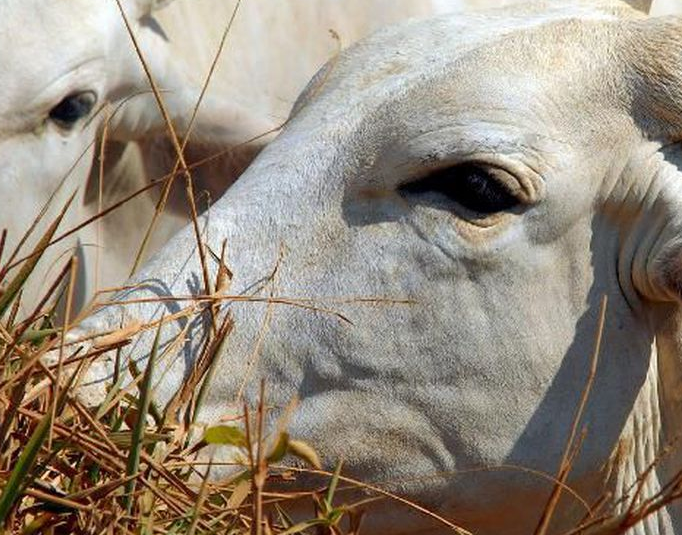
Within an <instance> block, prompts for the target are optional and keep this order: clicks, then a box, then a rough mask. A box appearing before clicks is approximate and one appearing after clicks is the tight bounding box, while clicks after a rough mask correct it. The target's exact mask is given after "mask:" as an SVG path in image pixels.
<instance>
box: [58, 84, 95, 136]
mask: <svg viewBox="0 0 682 535" xmlns="http://www.w3.org/2000/svg"><path fill="white" fill-rule="evenodd" d="M95 104H97V95H96V94H95V93H94V92H93V91H80V92H77V93H71V94H70V95H67V96H66V97H64V98H63V99H62V100H61V101H60V102H59V104H57V105H56V106H55V107H54V108H52V109H51V110H50V114H49V117H50V120H52V121H54V122H55V123H56V124H57V125H59V126H60V127H62V128H64V129H66V130H69V129H71V128H73V126H74V125H75V124H76V123H77V122H78V121H80V120H81V119H84V118H85V117H87V116H88V115H90V113H91V112H92V110H93V109H94V107H95Z"/></svg>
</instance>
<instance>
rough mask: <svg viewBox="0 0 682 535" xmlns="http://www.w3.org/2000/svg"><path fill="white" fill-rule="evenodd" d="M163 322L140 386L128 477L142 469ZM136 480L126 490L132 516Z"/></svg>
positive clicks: (126, 498) (127, 467) (155, 338)
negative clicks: (143, 449) (141, 457)
mask: <svg viewBox="0 0 682 535" xmlns="http://www.w3.org/2000/svg"><path fill="white" fill-rule="evenodd" d="M162 325H163V320H162V321H160V322H159V328H158V329H157V330H156V336H154V343H153V345H152V351H151V353H150V355H149V360H148V361H147V368H146V369H145V372H144V377H143V378H142V385H141V386H140V399H139V401H138V409H137V421H136V422H135V427H134V428H133V436H132V441H131V445H130V452H129V453H128V463H127V466H126V476H134V475H136V474H137V471H138V470H139V468H140V452H141V450H142V448H143V442H144V441H143V435H144V428H145V425H146V422H147V413H148V412H149V405H150V403H151V399H152V374H153V371H154V363H155V361H156V356H157V354H158V352H159V340H160V338H161V326H162ZM135 483H136V480H135V479H131V480H130V481H129V482H128V483H126V490H125V510H126V511H127V512H128V514H130V513H131V512H132V510H133V501H134V500H133V496H134V492H135Z"/></svg>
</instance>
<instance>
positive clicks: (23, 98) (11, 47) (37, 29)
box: [0, 0, 114, 114]
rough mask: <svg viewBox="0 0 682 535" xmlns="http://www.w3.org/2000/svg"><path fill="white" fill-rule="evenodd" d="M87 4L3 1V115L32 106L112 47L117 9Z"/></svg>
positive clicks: (0, 33) (0, 91)
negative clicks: (109, 39) (109, 35)
mask: <svg viewBox="0 0 682 535" xmlns="http://www.w3.org/2000/svg"><path fill="white" fill-rule="evenodd" d="M100 4H109V3H108V2H105V3H100V2H98V3H97V4H96V5H97V8H94V4H93V3H92V2H88V1H87V0H4V1H3V2H0V49H2V50H5V51H11V53H6V54H1V55H0V72H2V77H0V114H3V112H11V111H12V110H16V109H18V108H24V107H26V106H30V105H31V103H32V101H34V100H35V99H37V98H38V97H39V96H40V95H41V93H42V92H43V91H45V90H46V89H47V88H48V87H49V86H50V85H51V84H54V83H56V82H58V81H59V79H60V78H62V77H64V76H66V75H68V73H69V72H71V71H73V70H74V69H77V68H79V67H81V66H83V65H85V64H87V63H88V62H91V61H93V60H95V59H97V58H102V57H103V55H104V53H105V47H106V46H107V39H106V32H107V30H108V29H109V28H108V26H110V22H109V24H107V22H108V21H107V19H106V17H108V16H110V15H111V14H112V13H114V11H112V10H111V8H110V7H103V6H101V5H100Z"/></svg>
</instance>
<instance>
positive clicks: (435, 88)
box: [81, 3, 682, 533]
mask: <svg viewBox="0 0 682 535" xmlns="http://www.w3.org/2000/svg"><path fill="white" fill-rule="evenodd" d="M681 32H682V26H680V22H679V21H677V20H656V19H651V20H647V19H644V18H640V16H639V15H637V14H636V13H635V12H634V11H633V10H631V9H629V8H627V7H625V6H624V5H621V4H617V3H614V4H610V3H606V4H604V5H603V6H600V7H595V6H594V5H589V4H577V5H572V6H562V5H561V4H550V5H544V4H543V5H538V4H534V5H531V6H528V7H518V8H515V9H514V10H512V11H498V12H491V13H490V14H488V15H486V16H483V15H480V16H471V17H461V16H451V17H447V18H442V19H437V20H434V21H429V22H426V23H412V24H407V25H403V26H399V27H396V28H394V29H392V30H388V31H385V32H382V33H380V34H378V35H377V36H375V37H373V38H371V39H369V40H367V41H365V42H364V43H363V44H362V45H359V46H358V47H356V48H354V49H351V50H350V51H348V52H347V53H346V54H344V55H343V56H342V57H341V58H340V59H339V60H338V61H336V62H335V63H333V64H331V65H330V66H329V67H328V68H327V71H326V72H323V73H322V74H321V75H320V76H318V78H317V80H316V81H315V82H313V83H312V84H311V88H310V90H309V91H308V94H307V96H304V97H302V100H301V102H302V103H304V104H302V105H301V106H300V110H299V111H298V113H297V115H296V117H295V119H294V120H293V121H292V122H291V124H290V126H289V127H288V128H287V129H286V131H285V132H284V133H283V134H282V135H281V136H280V137H279V138H278V139H277V140H276V141H275V142H274V143H272V144H271V145H270V146H268V147H267V148H266V149H265V151H264V152H263V153H262V154H261V155H260V156H259V157H258V158H257V160H256V161H255V163H254V164H253V165H252V166H251V167H250V168H249V170H248V171H247V172H246V174H245V175H244V176H243V179H242V180H241V181H240V182H238V183H237V184H236V185H235V186H234V187H233V188H232V189H231V190H230V191H228V192H227V194H226V195H225V196H224V197H223V198H222V199H221V201H220V202H219V203H218V205H217V206H215V208H214V209H212V210H211V211H210V212H209V213H208V215H207V219H206V221H207V222H208V225H209V228H210V232H209V236H210V241H211V246H212V248H213V249H214V250H219V248H220V244H221V243H222V241H223V240H227V244H228V251H229V255H228V263H229V267H230V268H231V269H232V271H234V273H235V279H234V281H233V283H232V288H231V292H233V293H235V294H237V295H240V296H241V297H240V299H239V300H238V299H236V298H235V299H234V302H231V303H229V305H228V307H227V308H229V310H230V312H231V313H232V314H233V316H234V318H235V330H234V333H233V334H232V335H231V337H230V340H229V344H228V345H227V346H226V350H225V354H224V355H222V361H221V364H220V367H221V370H224V373H220V374H216V375H215V376H214V379H213V381H212V383H211V385H210V387H209V388H208V390H207V392H208V393H207V397H206V398H205V402H204V403H205V405H204V410H203V412H202V414H201V418H202V419H203V420H204V421H211V420H215V419H218V418H220V417H221V416H223V415H224V414H225V413H226V412H229V410H230V406H231V404H232V408H233V410H239V408H240V407H241V403H242V401H243V399H244V398H246V399H247V400H248V401H251V402H253V401H254V399H255V398H256V395H257V392H256V391H257V388H256V385H257V383H258V381H257V380H255V379H257V378H259V377H262V378H265V379H266V380H267V381H268V392H269V396H270V397H269V402H270V403H271V404H272V405H273V406H275V407H284V406H286V404H287V403H288V401H289V400H290V399H291V398H293V397H298V398H299V399H300V405H299V407H298V410H297V412H296V414H295V415H294V417H293V419H292V421H291V426H290V430H291V433H292V434H293V435H294V436H298V437H301V438H304V439H306V440H308V441H310V442H311V443H313V444H314V445H315V446H316V447H317V448H318V450H319V451H320V453H322V455H323V456H324V457H325V459H326V460H327V463H328V464H329V466H332V465H334V464H335V463H336V462H337V461H338V459H344V460H345V467H346V470H347V471H348V473H349V475H352V476H355V477H358V478H361V479H364V480H369V481H370V482H374V483H379V482H383V483H384V484H386V485H388V486H389V487H390V488H391V489H393V490H395V491H398V492H400V493H403V494H406V495H408V496H410V497H411V498H414V499H417V500H420V501H424V502H427V503H429V504H430V505H431V506H433V507H436V508H437V509H438V510H439V511H442V512H447V513H448V514H450V515H452V516H453V518H456V519H457V520H459V521H460V522H462V523H463V524H464V525H465V526H466V527H469V528H470V529H472V530H473V531H475V532H477V533H529V532H531V531H532V529H533V528H534V526H535V525H536V523H537V521H538V519H539V517H540V514H541V512H542V510H543V509H544V506H545V503H546V498H547V496H548V494H549V492H550V491H551V489H552V486H553V483H552V480H551V477H546V476H547V475H548V474H555V473H556V471H557V469H558V467H559V464H560V460H561V457H562V455H563V453H564V451H565V446H566V441H567V439H568V437H569V435H570V433H571V429H572V426H573V423H574V419H575V415H576V410H577V407H578V406H579V402H580V398H581V394H582V391H583V388H584V386H585V385H586V383H587V382H588V378H589V376H590V367H591V363H592V362H593V357H592V355H593V352H594V347H595V343H596V338H597V332H598V317H599V311H600V304H601V303H602V298H603V296H606V297H607V298H608V307H607V313H606V327H605V329H604V331H603V332H602V345H601V347H602V351H601V353H600V355H599V359H598V365H597V370H596V375H595V376H594V384H593V386H592V395H591V396H590V397H589V399H588V402H587V405H586V407H585V411H584V414H583V418H582V419H581V425H584V426H585V429H586V435H585V437H584V440H583V442H582V448H581V451H580V454H579V455H578V456H577V457H576V459H575V462H574V469H573V472H572V476H571V480H570V484H571V486H572V488H574V489H576V490H577V492H578V493H580V494H581V495H583V497H584V498H585V499H586V500H587V501H588V502H591V501H592V500H595V499H597V498H598V497H599V496H601V495H602V493H603V492H606V491H613V492H615V494H616V496H617V497H618V496H622V495H624V494H625V492H626V491H627V489H628V488H629V487H630V485H631V484H632V483H633V482H634V481H635V479H636V477H637V475H638V474H639V473H642V472H644V470H645V469H646V468H647V466H648V463H649V462H651V461H653V458H654V456H655V455H656V451H657V447H658V445H659V444H661V443H664V442H665V440H666V439H667V438H669V437H670V436H675V429H674V428H675V425H673V424H674V420H675V416H674V414H676V411H675V410H674V405H675V401H674V399H675V395H676V394H673V393H671V392H672V387H673V386H674V385H675V384H677V383H676V382H677V378H678V377H679V375H678V374H677V372H676V371H675V369H676V368H675V367H674V365H673V364H674V360H672V359H671V358H667V357H668V356H671V355H672V354H673V353H672V351H673V350H674V347H675V344H676V342H675V337H674V336H672V335H671V333H672V332H673V331H672V330H671V323H670V322H671V318H674V317H675V311H676V310H677V308H676V307H677V304H676V303H678V302H679V299H680V297H679V296H680V292H679V288H680V283H679V274H680V270H679V258H680V246H679V244H680V241H679V235H680V231H681V229H682V225H681V223H680V221H681V220H680V215H679V214H680V213H682V211H681V210H680V207H681V206H682V186H681V184H682V180H680V175H679V171H678V167H677V166H678V165H679V162H680V151H679V148H678V146H677V142H678V140H679V131H680V124H679V121H680V117H682V111H681V110H680V107H679V106H680V104H679V103H680V102H682V99H678V96H679V92H680V88H682V83H681V80H682V79H681V78H680V72H682V71H680V68H679V58H680V57H681V54H680V52H682V50H680V48H681V45H680V42H681V41H680V39H679V35H681ZM320 80H323V81H324V83H320ZM306 101H307V104H305V103H306ZM194 240H195V238H194V235H193V234H192V232H191V231H190V230H187V231H186V232H183V233H181V234H180V235H178V236H177V237H176V238H174V240H172V241H171V243H170V244H169V245H168V246H167V248H166V249H164V251H163V252H162V253H161V254H160V255H158V256H157V257H156V258H155V259H154V260H153V261H152V262H151V263H150V264H148V265H147V267H146V268H145V270H144V271H143V273H141V275H140V277H139V278H138V279H136V280H135V281H134V282H137V283H142V287H140V288H138V289H137V290H135V291H133V292H131V293H129V294H128V295H127V296H123V297H122V298H124V297H125V298H129V299H131V300H132V299H135V300H138V301H136V303H134V304H130V305H129V306H117V307H110V308H108V309H105V310H104V311H102V312H101V313H99V314H98V315H97V316H94V317H93V318H91V319H90V320H88V321H87V322H85V323H84V324H83V327H82V329H83V330H84V331H85V332H92V331H98V330H108V329H111V328H115V326H117V325H119V324H120V321H121V316H122V314H123V315H124V317H125V315H128V316H129V317H132V318H137V319H143V320H150V319H151V318H153V317H158V315H159V314H160V313H162V312H164V313H166V314H167V315H168V314H170V313H176V312H177V311H178V310H177V305H176V304H173V305H172V306H171V305H169V304H167V303H168V301H167V302H166V304H162V305H157V304H150V303H149V300H153V299H154V298H156V297H158V296H159V295H161V296H169V295H170V294H174V295H178V296H185V295H187V294H190V293H193V292H196V291H198V290H200V289H201V275H200V272H201V271H200V268H199V266H198V262H197V260H196V258H197V257H196V254H195V253H191V254H190V255H188V254H185V253H184V252H185V251H189V250H192V249H193V246H194V243H195V241H194ZM275 265H277V269H274V266H275ZM212 268H213V269H214V270H215V265H213V266H212ZM273 273H275V275H274V279H273ZM259 292H261V294H259ZM272 292H275V293H276V294H277V295H278V296H283V299H281V300H279V301H278V303H279V304H275V305H273V304H263V303H249V302H244V301H245V299H244V296H245V295H253V294H256V295H261V296H267V295H268V293H272ZM139 299H142V301H140V300H139ZM145 299H147V301H146V302H145ZM237 301H239V302H237ZM313 305H318V306H313ZM273 307H274V309H273ZM311 309H312V310H311ZM330 310H332V311H338V312H340V313H342V314H343V317H344V318H346V319H348V320H349V321H340V320H339V317H338V316H337V315H336V314H334V313H330ZM183 322H184V320H181V322H178V324H177V325H174V326H172V327H168V328H167V329H166V330H165V331H164V336H165V337H166V342H167V343H168V344H171V343H173V340H174V337H175V336H176V335H177V334H178V333H181V336H183V337H186V338H187V339H188V342H187V344H186V345H185V347H184V348H183V351H182V352H180V353H179V354H178V355H177V358H175V359H170V360H169V361H168V362H167V363H166V364H165V365H164V370H163V372H162V373H160V374H159V382H158V385H157V389H156V394H157V396H158V398H159V400H160V402H162V403H163V402H167V401H168V400H169V399H170V397H171V396H172V395H173V392H175V390H176V389H177V388H178V387H179V385H180V384H181V382H182V379H183V377H185V376H186V375H187V373H188V368H189V367H191V363H192V359H193V358H194V357H195V356H196V355H197V354H198V352H199V351H200V347H201V341H202V329H204V328H205V325H206V323H201V322H197V323H195V324H192V325H189V326H187V325H185V324H184V323H183ZM81 333H82V332H81ZM150 346H151V341H150V340H149V339H145V338H144V337H143V338H142V339H141V340H140V341H139V343H137V344H136V345H135V349H134V350H133V353H132V357H133V358H140V357H143V356H144V355H145V352H146V348H149V347H150ZM652 347H655V349H654V350H653V351H652ZM112 363H113V359H112V360H110V361H109V362H106V361H104V362H102V363H100V366H101V367H100V368H98V369H97V371H96V374H100V375H99V377H93V378H94V379H98V378H99V379H102V378H103V377H105V376H110V375H111V365H112ZM659 365H660V366H663V367H665V369H666V374H665V379H664V380H662V381H661V382H660V383H659V382H658V376H657V374H658V366H659ZM659 389H660V390H659ZM677 412H679V411H677ZM664 425H667V426H670V427H668V428H667V429H666V428H665V427H664ZM677 430H678V431H679V428H678V429H677ZM514 467H516V468H514ZM518 467H525V468H527V469H530V470H531V471H532V473H530V472H523V471H522V470H519V469H518ZM542 474H545V476H542ZM665 481H666V473H665V470H664V468H663V467H661V470H660V471H654V472H651V473H650V474H649V482H648V486H647V491H646V492H647V493H648V492H649V491H651V492H652V493H655V491H656V488H657V486H658V485H660V484H661V483H664V482H665ZM581 507H582V506H581V505H580V502H579V500H570V499H567V501H566V503H565V505H564V507H562V511H563V513H562V515H563V517H561V518H560V519H559V520H560V522H563V524H564V526H565V527H569V526H570V525H571V523H572V522H574V521H577V520H578V519H580V518H581V517H582V516H583V515H584V514H585V511H584V510H583V509H582V508H581ZM384 511H385V512H387V513H388V515H387V517H391V518H393V519H394V520H396V519H397V520H396V522H397V524H398V525H399V526H400V528H401V529H404V530H408V526H409V523H407V522H406V521H405V519H404V518H402V517H399V516H397V515H396V513H395V510H394V509H393V508H392V507H388V508H385V509H384ZM381 520H382V521H383V522H386V521H387V518H386V517H384V518H382V519H381ZM652 522H656V523H657V524H656V525H666V524H667V525H671V524H672V523H674V522H675V520H674V518H672V517H671V515H669V514H668V513H666V512H663V513H661V516H660V517H658V518H657V519H655V520H652ZM382 529H383V530H384V532H396V533H397V532H401V531H398V528H395V530H392V529H389V528H387V524H383V528H382ZM377 532H381V531H380V530H378V531H377Z"/></svg>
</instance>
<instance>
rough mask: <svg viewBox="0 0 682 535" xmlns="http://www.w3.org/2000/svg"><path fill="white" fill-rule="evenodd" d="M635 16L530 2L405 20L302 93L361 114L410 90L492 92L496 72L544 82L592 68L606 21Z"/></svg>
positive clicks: (610, 33)
mask: <svg viewBox="0 0 682 535" xmlns="http://www.w3.org/2000/svg"><path fill="white" fill-rule="evenodd" d="M638 16H639V15H638V14H637V13H635V12H634V11H633V10H631V9H630V8H627V6H624V5H621V4H620V3H604V4H599V3H595V4H592V5H590V4H588V5H582V4H578V5H577V6H575V5H573V6H570V5H569V6H563V5H562V4H561V3H560V2H557V3H549V4H546V3H544V2H537V3H535V4H531V5H528V6H517V7H515V8H505V9H499V10H492V11H489V12H486V13H480V14H473V15H463V14H453V15H446V16H444V17H440V18H438V19H435V20H429V21H415V22H410V23H407V24H402V25H398V26H395V27H393V28H389V29H387V30H384V31H382V32H379V33H378V34H376V35H375V36H374V37H372V38H370V39H368V40H365V41H364V42H363V43H361V44H360V45H358V46H355V47H353V48H352V49H350V50H349V51H348V52H347V53H345V54H344V55H342V56H341V58H339V59H338V60H337V61H334V62H332V63H330V65H329V66H328V69H330V70H331V73H330V74H329V75H328V76H322V77H318V78H321V79H323V81H324V85H323V86H322V87H314V86H315V83H313V84H311V85H312V87H310V88H309V89H308V93H311V94H314V95H315V96H316V97H318V96H319V98H318V99H317V100H318V102H320V103H321V104H322V106H321V107H326V108H327V109H329V106H328V102H327V99H328V98H329V100H331V101H334V100H336V99H338V98H339V95H340V94H343V95H344V100H348V99H350V100H356V101H357V102H356V103H355V104H357V105H358V106H359V108H358V109H361V108H362V104H363V103H365V104H367V103H369V105H372V104H371V103H372V101H381V100H386V99H387V98H390V96H391V95H395V94H396V92H399V91H401V90H403V89H405V88H409V87H414V86H417V85H423V86H424V87H425V89H426V91H431V92H436V91H437V90H438V86H442V85H448V86H453V87H459V88H461V87H462V86H464V85H467V84H468V85H469V86H470V87H472V88H476V89H483V87H482V86H485V85H489V86H490V87H491V88H493V87H494V84H495V80H494V77H495V76H498V75H500V74H503V75H504V76H505V77H507V78H509V79H514V78H516V79H525V80H526V81H528V80H530V79H531V78H534V79H535V80H542V79H548V80H550V79H553V78H556V77H557V75H559V74H562V72H561V71H562V69H563V70H564V72H565V71H566V70H568V69H570V68H571V67H575V68H577V69H580V67H581V62H583V61H584V60H586V62H587V63H594V52H595V51H594V49H593V46H598V47H599V48H600V49H602V50H604V51H607V50H608V49H609V41H611V40H612V39H613V38H614V35H616V34H617V31H615V25H613V24H612V22H613V21H617V20H620V19H622V18H630V17H638ZM583 26H584V27H583ZM571 39H573V42H572V41H571ZM560 58H563V59H560ZM604 59H608V58H607V56H606V55H605V56H604ZM549 61H553V62H555V64H554V65H549V64H548V62H549ZM557 61H563V63H562V64H561V65H557V64H556V62H557ZM531 73H532V74H531ZM318 81H319V80H318ZM429 83H431V86H429ZM555 85H558V84H555ZM557 89H558V90H560V89H561V88H559V87H557ZM479 96H480V97H481V98H485V95H479ZM304 98H305V97H304ZM417 104H418V103H417ZM351 109H352V108H351ZM346 110H347V108H346V109H344V113H346Z"/></svg>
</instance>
